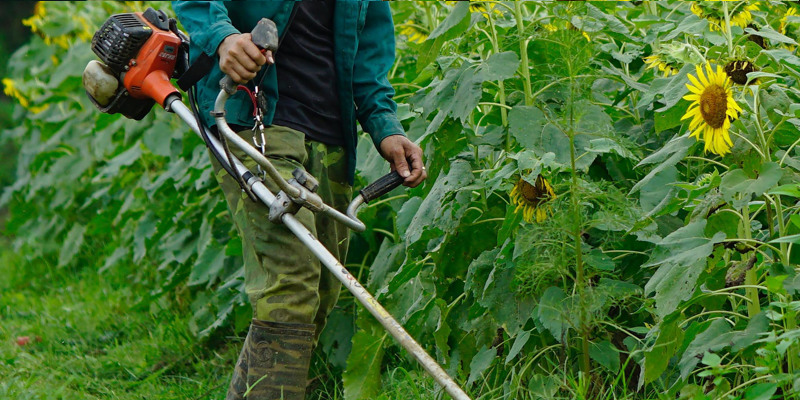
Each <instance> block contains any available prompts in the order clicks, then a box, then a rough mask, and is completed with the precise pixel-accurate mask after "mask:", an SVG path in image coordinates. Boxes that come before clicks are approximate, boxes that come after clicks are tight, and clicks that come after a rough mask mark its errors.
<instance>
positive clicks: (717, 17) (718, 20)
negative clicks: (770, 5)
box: [691, 0, 758, 31]
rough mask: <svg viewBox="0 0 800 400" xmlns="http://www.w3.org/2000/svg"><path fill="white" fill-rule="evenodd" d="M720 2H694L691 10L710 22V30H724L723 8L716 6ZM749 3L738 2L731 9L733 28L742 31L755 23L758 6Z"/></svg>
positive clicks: (717, 0)
mask: <svg viewBox="0 0 800 400" xmlns="http://www.w3.org/2000/svg"><path fill="white" fill-rule="evenodd" d="M717 2H719V0H715V1H693V2H692V6H691V10H692V13H694V15H697V16H698V17H700V18H705V19H706V20H708V22H710V23H711V24H710V25H709V29H711V30H712V31H716V30H720V29H722V26H723V25H724V24H725V14H724V13H723V11H722V7H720V5H719V4H716V3H717ZM748 3H751V2H748V1H738V2H736V4H735V5H733V6H732V7H731V8H730V9H731V14H730V18H731V26H738V27H740V28H742V29H744V28H746V27H747V25H749V24H750V23H751V22H753V11H757V10H758V5H756V4H748Z"/></svg>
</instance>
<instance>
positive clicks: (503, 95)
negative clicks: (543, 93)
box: [485, 13, 511, 151]
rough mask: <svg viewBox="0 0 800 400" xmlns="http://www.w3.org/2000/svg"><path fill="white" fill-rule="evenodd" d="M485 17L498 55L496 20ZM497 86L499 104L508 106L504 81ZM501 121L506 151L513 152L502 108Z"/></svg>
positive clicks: (506, 115) (504, 112)
mask: <svg viewBox="0 0 800 400" xmlns="http://www.w3.org/2000/svg"><path fill="white" fill-rule="evenodd" d="M485 15H486V19H487V20H488V21H489V28H490V29H491V32H492V35H491V37H490V38H491V40H492V51H493V52H494V54H498V53H500V43H499V39H498V37H497V29H496V28H495V26H494V19H493V17H492V15H491V13H486V14H485ZM497 86H498V89H497V95H498V97H499V101H498V103H500V104H502V105H506V88H505V85H503V81H499V82H498V85H497ZM500 120H501V121H502V123H503V127H504V128H506V151H511V132H509V130H508V110H507V109H506V108H505V107H500Z"/></svg>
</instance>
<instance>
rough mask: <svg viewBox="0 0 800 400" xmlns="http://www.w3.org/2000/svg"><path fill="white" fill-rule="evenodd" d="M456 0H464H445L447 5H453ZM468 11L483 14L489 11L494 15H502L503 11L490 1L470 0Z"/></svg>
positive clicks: (487, 13)
mask: <svg viewBox="0 0 800 400" xmlns="http://www.w3.org/2000/svg"><path fill="white" fill-rule="evenodd" d="M458 1H465V0H457V1H445V3H446V4H448V5H451V6H452V5H455V4H456V3H457V2H458ZM469 11H470V12H474V13H481V14H483V15H486V16H488V15H489V13H490V12H491V13H492V14H495V15H503V12H502V11H500V8H499V7H497V6H496V5H495V4H493V2H491V1H471V0H470V2H469Z"/></svg>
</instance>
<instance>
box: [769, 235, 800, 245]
mask: <svg viewBox="0 0 800 400" xmlns="http://www.w3.org/2000/svg"><path fill="white" fill-rule="evenodd" d="M769 243H800V234H797V235H789V236H783V237H779V238H777V239H772V240H770V241H769Z"/></svg>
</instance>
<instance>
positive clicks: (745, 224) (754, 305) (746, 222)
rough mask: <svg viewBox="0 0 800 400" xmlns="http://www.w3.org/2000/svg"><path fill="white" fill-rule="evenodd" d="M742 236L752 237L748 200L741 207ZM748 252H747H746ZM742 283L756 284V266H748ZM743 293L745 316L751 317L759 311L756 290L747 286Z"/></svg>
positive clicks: (747, 238) (748, 238) (759, 306)
mask: <svg viewBox="0 0 800 400" xmlns="http://www.w3.org/2000/svg"><path fill="white" fill-rule="evenodd" d="M742 236H744V238H745V239H746V240H750V239H752V236H751V232H750V202H749V201H748V202H747V203H746V204H745V205H744V207H743V208H742ZM748 254H749V253H748ZM744 284H745V285H747V286H756V285H758V274H757V272H756V268H755V267H754V268H750V269H749V270H748V271H747V273H745V276H744ZM744 291H745V295H746V296H747V298H748V299H750V302H749V303H748V304H747V316H748V317H750V318H753V317H754V316H755V315H756V314H758V313H760V312H761V305H760V304H759V300H758V290H756V289H755V288H754V287H748V288H746V289H745V290H744Z"/></svg>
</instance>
